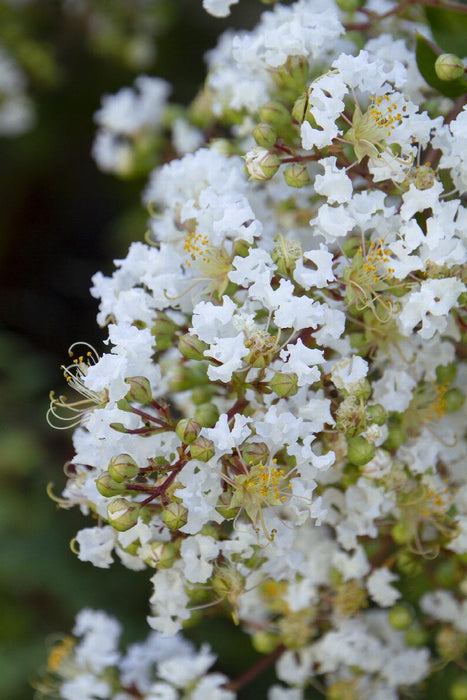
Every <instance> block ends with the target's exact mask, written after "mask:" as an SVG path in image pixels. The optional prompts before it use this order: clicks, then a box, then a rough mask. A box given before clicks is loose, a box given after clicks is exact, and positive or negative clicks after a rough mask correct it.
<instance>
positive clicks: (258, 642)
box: [251, 630, 280, 654]
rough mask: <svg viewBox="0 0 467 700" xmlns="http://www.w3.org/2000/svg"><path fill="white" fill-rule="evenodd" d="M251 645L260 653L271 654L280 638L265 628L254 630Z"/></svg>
mask: <svg viewBox="0 0 467 700" xmlns="http://www.w3.org/2000/svg"><path fill="white" fill-rule="evenodd" d="M251 641H252V644H253V647H254V648H255V649H256V651H257V652H259V653H260V654H271V653H272V652H273V651H274V649H277V647H278V646H279V642H280V640H279V639H278V637H277V635H275V634H273V633H272V632H267V631H266V630H260V631H259V632H255V633H254V635H253V637H252V640H251Z"/></svg>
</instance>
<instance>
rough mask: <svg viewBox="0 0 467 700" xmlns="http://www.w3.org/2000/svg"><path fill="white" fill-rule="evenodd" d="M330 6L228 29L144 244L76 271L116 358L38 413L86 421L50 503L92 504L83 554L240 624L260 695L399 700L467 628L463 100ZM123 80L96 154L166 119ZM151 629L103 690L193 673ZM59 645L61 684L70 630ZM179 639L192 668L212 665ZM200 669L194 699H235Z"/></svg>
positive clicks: (153, 602) (70, 373)
mask: <svg viewBox="0 0 467 700" xmlns="http://www.w3.org/2000/svg"><path fill="white" fill-rule="evenodd" d="M232 4H234V3H232V2H214V1H210V2H208V1H207V0H206V2H205V3H204V5H205V6H206V8H207V9H208V10H211V11H212V12H213V13H214V14H219V15H223V14H227V12H228V6H229V5H232ZM343 4H344V3H341V2H339V3H337V4H335V3H334V2H333V1H332V0H328V1H327V2H324V3H323V2H317V1H316V0H298V1H297V2H295V3H293V4H291V5H288V6H282V5H280V4H278V5H275V6H274V8H273V9H272V10H269V11H266V12H265V13H264V14H263V16H262V18H261V20H260V23H259V25H258V27H257V28H256V29H254V30H252V31H250V32H241V33H239V34H233V33H231V32H227V33H226V34H225V35H223V36H222V37H221V38H220V41H219V45H218V47H217V48H216V49H214V50H213V51H212V52H210V54H209V55H208V58H207V60H208V65H209V76H208V79H207V82H206V84H205V87H204V89H203V91H202V92H201V93H200V94H199V95H198V96H197V98H196V99H195V101H194V103H193V104H192V105H191V106H190V107H189V108H187V109H186V110H185V113H184V114H182V115H181V117H180V118H181V119H183V122H184V123H185V124H186V125H187V129H191V130H194V129H195V128H196V136H197V138H198V139H199V138H201V136H200V134H201V131H200V129H201V128H204V129H205V134H206V136H205V141H204V143H203V144H202V145H201V146H200V147H199V148H197V147H196V146H197V145H198V144H195V143H194V144H193V148H190V149H188V148H187V149H185V150H184V153H185V154H184V155H183V156H182V157H181V158H178V159H177V158H175V157H174V158H173V159H172V160H170V161H167V162H165V163H164V164H162V165H160V166H158V167H157V168H156V169H155V170H154V171H153V172H152V174H151V176H150V179H149V182H148V185H147V187H146V189H145V191H144V194H143V198H144V201H145V203H146V205H147V206H148V209H149V211H150V212H151V218H150V221H149V230H148V233H147V236H146V242H145V243H143V242H135V243H133V244H132V245H131V247H130V250H129V252H128V255H127V257H126V258H125V259H123V260H117V261H115V265H116V270H115V272H114V273H113V275H112V276H111V277H105V276H104V275H103V274H101V273H97V274H96V275H95V277H94V278H93V287H92V290H91V293H92V294H93V296H94V297H96V298H97V299H99V303H100V307H99V315H98V321H99V323H100V324H101V325H105V326H107V328H108V343H109V345H110V348H109V350H108V351H107V352H105V353H104V354H102V355H101V356H95V355H94V354H93V352H91V351H89V352H90V355H89V357H88V359H87V355H86V349H84V350H83V353H82V355H79V354H77V357H76V362H75V363H74V364H73V363H72V365H70V366H68V367H66V368H65V374H66V377H67V379H68V383H69V384H71V385H72V387H73V388H74V389H76V390H77V391H78V392H79V393H80V394H82V395H83V396H84V399H83V401H84V403H81V402H80V401H79V402H78V403H76V402H68V401H67V400H65V399H63V397H62V398H61V399H55V398H53V399H52V406H51V413H50V416H51V422H54V421H57V420H58V421H62V420H65V421H67V420H68V419H71V420H72V422H73V423H74V424H77V426H78V427H77V428H76V430H75V432H74V435H73V441H74V449H75V457H74V459H73V462H72V463H71V464H68V465H67V476H68V482H67V485H66V488H65V490H64V491H63V493H62V496H61V497H56V498H57V501H58V502H59V503H60V504H61V505H63V506H65V507H70V506H73V505H75V504H76V505H79V507H80V508H81V511H82V513H83V514H84V515H88V514H92V515H93V516H95V517H97V519H98V522H97V524H95V523H94V524H93V523H90V524H89V526H88V527H85V528H84V529H82V530H81V531H80V532H78V534H77V535H76V538H75V540H74V541H73V548H74V550H75V551H76V553H77V555H78V558H79V559H80V560H82V561H88V562H91V563H92V564H94V565H95V566H98V567H105V568H107V567H109V566H110V565H111V563H112V561H113V560H114V556H115V555H116V556H118V558H119V559H120V560H121V561H122V562H123V564H124V565H125V566H127V567H128V568H130V569H134V570H140V569H145V568H147V569H149V570H150V571H151V572H152V579H151V580H152V583H153V586H154V590H153V594H152V596H151V598H150V601H149V603H150V615H149V617H148V622H149V625H150V626H151V627H152V628H153V629H154V630H157V632H158V633H159V634H162V635H164V636H170V635H174V634H177V633H178V632H179V631H180V630H181V629H182V628H183V626H184V625H185V624H186V623H187V622H188V621H190V622H191V623H193V622H194V621H196V620H197V619H198V617H200V616H201V614H202V613H201V610H202V609H211V610H217V611H218V612H219V613H220V614H225V613H227V614H229V615H231V617H232V619H233V621H234V622H235V623H236V624H239V625H241V626H242V628H243V629H244V630H245V631H246V632H247V633H249V634H250V635H251V637H252V639H253V643H254V645H255V647H256V648H257V649H258V650H259V651H261V652H263V653H265V654H266V653H269V654H271V655H272V656H271V659H272V661H274V660H275V659H277V664H276V671H277V678H278V679H279V680H280V681H282V683H283V684H284V685H279V684H278V685H276V686H274V688H272V689H271V690H270V694H269V697H270V698H271V700H282V699H285V698H287V699H289V700H291V699H292V698H293V700H299V699H300V698H302V697H304V693H305V689H306V688H307V687H308V686H310V685H317V687H318V688H320V689H321V690H322V692H323V693H324V694H325V695H326V697H328V698H332V699H333V700H340V699H341V698H342V699H344V698H345V699H349V700H353V699H354V698H355V699H357V698H358V699H363V698H365V699H367V700H375V699H378V700H393V699H394V700H395V699H396V698H398V697H399V694H400V693H403V692H404V689H406V688H407V687H408V686H413V685H416V684H419V683H420V682H421V681H423V680H424V679H426V678H427V677H428V676H429V675H430V674H431V673H433V672H434V670H436V669H439V668H441V667H444V666H445V665H446V664H448V663H450V662H451V661H454V662H455V661H459V662H460V661H461V659H462V657H463V654H464V652H465V648H466V642H467V637H466V632H467V625H466V623H465V615H466V608H465V603H462V596H463V595H465V593H466V578H465V570H463V564H465V558H466V554H467V480H466V472H465V453H466V445H465V442H464V441H463V431H464V427H465V425H464V423H465V420H464V419H465V413H463V411H462V407H463V401H464V396H463V393H462V385H463V381H464V380H465V373H463V370H462V366H461V365H460V364H459V362H458V354H459V351H460V348H461V343H462V341H463V339H465V329H466V317H465V313H464V312H463V304H465V301H466V287H465V284H464V280H463V274H464V271H465V267H463V266H464V265H465V261H466V252H465V229H466V223H467V212H466V209H465V206H464V203H463V200H462V197H463V195H465V193H466V183H467V171H466V163H467V161H466V156H465V153H466V150H465V144H466V142H467V110H466V108H465V106H463V102H460V101H459V100H457V102H455V103H454V102H453V101H452V100H449V99H446V98H441V97H440V96H439V94H437V93H436V92H435V91H434V90H433V89H432V88H430V87H429V86H428V85H427V84H426V83H425V82H424V80H423V78H422V76H421V74H420V73H419V72H418V71H417V69H416V68H415V59H414V47H413V33H414V30H416V29H420V28H421V27H420V25H419V24H418V23H417V22H416V21H415V20H411V19H410V17H408V18H406V19H404V21H402V20H397V16H396V13H394V15H392V14H391V13H389V15H388V18H387V20H385V22H382V24H381V25H380V26H378V29H379V30H380V33H379V34H378V35H377V36H375V31H374V30H375V25H373V24H372V22H371V21H367V22H366V23H365V21H363V20H368V17H370V19H371V18H372V17H373V16H375V17H376V18H377V17H378V16H377V15H376V11H375V10H373V9H371V8H372V7H373V5H374V7H375V8H377V7H379V3H367V11H366V13H363V12H361V13H360V12H359V11H356V12H353V10H352V12H351V15H352V16H351V17H350V19H349V16H348V15H347V11H348V10H342V9H340V8H341V6H342V5H343ZM370 5H371V8H370ZM383 19H384V18H381V21H382V20H383ZM350 20H352V21H351V24H352V26H353V25H355V26H360V25H361V27H362V29H361V30H360V31H359V32H358V36H357V35H356V34H355V32H353V33H352V32H348V31H346V28H345V25H346V23H349V22H350ZM375 21H376V20H375ZM367 27H368V28H369V29H371V30H372V31H368V32H366V28H367ZM422 29H423V32H424V33H425V34H426V33H427V32H428V31H429V29H428V27H426V26H424V27H423V28H422ZM137 87H138V89H139V91H140V93H139V94H137V93H136V92H135V91H132V90H129V89H127V90H125V91H121V92H120V93H118V95H116V96H114V97H113V98H106V99H105V101H104V103H103V107H102V109H101V111H100V112H99V113H98V115H97V117H96V118H97V121H98V122H99V125H100V128H101V129H103V130H104V131H103V132H102V131H101V132H100V133H99V135H98V137H97V142H96V144H98V143H99V140H102V139H103V138H104V137H105V138H107V135H106V134H109V138H111V139H114V138H115V137H114V135H111V133H110V132H111V131H112V130H113V132H114V133H115V134H120V135H124V136H126V137H130V138H133V136H134V135H136V137H135V142H134V143H139V138H140V136H139V135H140V134H141V133H142V132H144V134H145V136H144V138H145V139H148V138H152V137H153V136H154V135H157V134H159V136H160V134H161V123H162V121H163V118H162V117H161V114H162V112H163V111H164V109H165V104H166V103H165V100H166V96H167V90H166V86H165V84H163V83H161V82H160V81H158V80H157V79H151V78H147V77H145V78H140V79H138V81H137ZM161 120H162V121H161ZM166 137H167V134H166V136H165V138H166ZM113 147H114V146H113ZM99 148H100V147H99ZM99 148H98V147H97V145H96V147H95V153H96V157H97V160H98V162H99V163H100V164H101V165H102V167H104V169H110V170H117V171H118V170H119V169H120V168H119V167H117V166H116V165H115V163H116V161H115V160H114V161H113V163H114V164H113V165H112V167H110V168H107V167H106V165H105V163H103V161H102V157H101V156H99V155H98V153H99V152H100V151H99ZM174 150H175V151H176V152H177V151H178V153H180V152H181V150H183V149H180V148H179V149H177V148H175V149H172V153H173V152H174ZM189 151H193V152H189ZM135 152H136V151H135V149H134V150H133V151H132V155H133V156H134V155H135ZM101 154H102V152H101ZM112 157H113V158H114V157H115V152H114V153H113V156H112ZM117 160H118V158H117ZM136 160H137V158H136ZM119 162H120V161H119ZM464 311H465V309H464ZM74 352H75V353H76V350H74ZM78 627H79V630H78V632H77V633H78V634H79V633H80V630H81V627H80V626H79V625H78ZM159 634H158V635H157V636H156V637H150V640H152V641H150V642H148V643H147V644H146V645H145V646H143V647H141V648H139V647H138V648H133V649H132V650H131V651H130V652H129V654H128V655H127V656H126V657H125V660H124V661H121V662H119V661H117V660H114V659H113V658H112V659H111V660H110V661H107V660H106V661H105V663H103V665H102V667H100V668H99V669H98V672H101V671H102V674H103V675H102V676H98V678H99V683H104V684H105V683H109V682H110V681H107V680H105V679H106V678H107V676H106V674H107V670H106V669H107V667H108V666H109V665H110V666H112V667H117V668H118V669H120V674H121V675H120V676H119V677H120V678H122V679H123V680H122V681H121V682H122V683H123V685H124V684H125V683H130V684H131V683H132V682H133V680H134V679H136V678H140V676H139V675H138V674H139V673H140V671H139V669H140V665H141V664H142V665H143V666H144V668H146V667H147V664H148V663H149V662H148V661H147V660H148V658H149V659H150V660H151V663H153V661H154V659H155V660H156V661H157V662H158V667H157V668H158V669H159V670H158V671H157V674H158V675H157V678H158V679H160V680H155V679H153V678H151V679H150V680H147V682H146V680H144V682H143V681H141V682H143V684H144V687H141V688H139V687H138V692H139V693H140V694H139V695H137V697H145V698H150V697H151V698H152V697H164V698H165V697H167V698H172V697H174V698H176V697H179V695H177V694H176V693H177V692H178V690H170V691H169V690H165V689H164V691H162V690H161V691H160V692H159V690H158V691H157V692H159V694H157V693H156V694H154V693H153V695H151V692H153V690H151V688H153V687H155V686H154V683H155V684H156V685H157V684H159V683H166V682H167V681H168V680H170V683H172V685H173V686H175V687H176V688H185V687H186V685H183V683H185V681H183V683H182V682H181V681H180V682H179V680H178V676H177V673H175V671H173V675H171V674H168V675H167V672H166V671H165V670H164V669H165V668H166V667H165V666H164V663H165V662H164V659H165V656H163V654H164V653H165V652H160V651H158V650H159V645H160V644H162V642H161V641H160V636H159ZM164 643H167V644H169V645H170V644H172V643H173V644H178V642H177V643H175V642H164ZM64 644H65V647H60V649H59V650H58V652H57V658H58V662H57V669H58V671H59V672H60V674H61V675H62V677H63V678H66V679H67V680H66V681H65V682H64V685H63V686H62V691H61V693H62V694H61V696H60V697H64V698H74V697H78V695H76V693H75V695H73V694H72V693H68V694H65V691H64V690H63V688H65V687H66V684H67V683H75V682H76V683H78V682H79V683H81V682H82V681H81V680H77V679H80V678H81V676H80V675H79V674H80V673H81V672H83V673H84V671H81V670H80V669H82V666H80V662H79V658H80V649H81V647H82V645H83V644H84V643H83V642H81V643H80V645H79V646H76V645H75V642H72V641H70V642H68V641H67V642H64ZM180 644H182V645H183V644H184V643H182V642H180ZM103 648H105V647H103ZM167 648H169V647H167ZM170 648H171V647H170ZM183 649H185V647H183ZM171 653H175V654H178V653H180V654H182V655H183V653H185V652H178V651H177V650H176V651H175V652H171ZM151 654H153V656H151ZM158 654H162V656H158ZM186 654H187V655H188V656H189V657H190V659H191V660H190V661H189V662H188V663H187V668H189V669H190V672H189V675H190V674H191V670H192V669H195V668H196V669H198V668H199V669H201V673H205V672H206V670H207V668H208V667H209V665H210V663H211V662H212V657H211V656H210V654H209V653H208V652H203V651H202V652H200V656H196V655H194V652H193V651H192V650H191V649H190V650H189V651H187V652H186ZM70 655H71V661H70V664H69V663H68V659H69V657H70ZM62 657H63V658H65V659H67V661H66V663H65V662H64V661H63V658H62ZM53 658H55V657H53ZM208 658H209V663H208V662H207V661H206V659H208ZM159 659H161V661H159ZM200 659H201V660H200ZM205 661H206V663H205ZM52 665H53V664H52ZM63 667H64V668H66V669H68V668H69V667H70V668H72V669H74V670H73V671H72V673H75V670H76V669H78V671H76V673H77V675H76V676H73V675H72V676H71V677H70V676H68V675H66V674H67V673H68V670H67V671H66V672H62V668H63ZM161 668H162V670H161ZM171 668H172V666H171ZM86 672H87V671H86ZM70 673H71V672H70ZM125 674H126V676H125ZM193 674H194V675H193ZM193 674H191V675H190V678H189V683H193V679H194V678H198V676H199V674H198V675H196V673H195V671H193ZM117 675H118V674H117ZM169 676H170V678H169ZM112 677H113V676H112ZM116 677H117V676H116ZM126 677H127V678H128V679H129V680H127V681H125V678H126ZM145 677H146V676H145V673H142V675H141V678H143V679H144V678H145ZM210 678H211V680H209V679H210ZM115 682H117V681H115ZM119 682H120V681H119ZM135 682H136V681H135ZM138 682H139V681H138ZM202 682H203V683H206V684H211V685H209V688H210V690H209V693H210V694H209V693H208V691H207V690H206V691H204V690H203V693H204V694H203V695H202V696H201V695H197V694H196V692H198V691H197V690H190V692H192V694H191V695H189V696H188V695H187V696H186V697H192V698H195V697H204V698H208V697H209V698H211V697H212V698H224V697H225V698H228V697H231V696H232V694H231V693H230V691H227V690H222V689H220V685H221V684H222V683H224V680H220V681H219V678H218V677H217V676H215V677H214V678H213V677H210V676H206V677H205V678H204V679H203V681H202ZM460 682H462V681H460ZM96 683H97V681H96ZM150 683H152V684H153V686H151V685H150ZM190 687H192V686H190ZM193 687H194V686H193ZM197 687H198V686H196V688H197ZM206 688H208V685H207V686H206ZM214 689H215V690H214ZM67 692H68V691H67ZM83 692H84V691H83ZM93 692H94V694H95V695H96V690H95V688H94V691H93ZM103 692H104V691H103ZM105 692H108V691H105ZM105 692H104V694H101V695H100V696H98V697H110V695H108V694H107V695H106V694H105ZM200 692H201V691H200ZM164 693H165V694H164ZM170 693H172V694H170ZM79 697H84V695H80V696H79ZM111 697H118V698H120V697H122V698H124V697H126V696H125V695H124V694H123V695H122V696H120V695H112V696H111ZM183 697H185V695H183Z"/></svg>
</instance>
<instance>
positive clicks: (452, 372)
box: [436, 362, 457, 384]
mask: <svg viewBox="0 0 467 700" xmlns="http://www.w3.org/2000/svg"><path fill="white" fill-rule="evenodd" d="M456 375H457V366H456V365H455V363H454V362H451V364H449V365H438V366H437V368H436V379H437V381H438V384H450V383H451V382H453V381H454V379H455V378H456Z"/></svg>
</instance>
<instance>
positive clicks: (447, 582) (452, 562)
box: [434, 557, 460, 588]
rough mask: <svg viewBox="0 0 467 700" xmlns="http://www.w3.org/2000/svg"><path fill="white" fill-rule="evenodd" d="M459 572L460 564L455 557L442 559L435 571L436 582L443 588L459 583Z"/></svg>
mask: <svg viewBox="0 0 467 700" xmlns="http://www.w3.org/2000/svg"><path fill="white" fill-rule="evenodd" d="M459 574H460V571H459V565H458V563H457V560H456V559H455V558H454V557H452V558H451V559H446V561H440V562H439V564H438V565H437V566H436V569H435V572H434V576H435V580H436V583H437V584H438V585H439V586H442V588H451V587H452V586H454V585H455V584H456V583H457V580H458V578H459Z"/></svg>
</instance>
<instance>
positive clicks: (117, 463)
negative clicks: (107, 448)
mask: <svg viewBox="0 0 467 700" xmlns="http://www.w3.org/2000/svg"><path fill="white" fill-rule="evenodd" d="M108 470H109V474H110V476H111V477H112V479H113V480H114V481H118V482H122V481H128V480H129V479H134V478H135V476H138V474H139V467H138V465H137V464H136V462H135V460H134V459H133V457H131V455H127V454H121V455H116V456H115V457H112V459H111V460H110V462H109V466H108Z"/></svg>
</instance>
